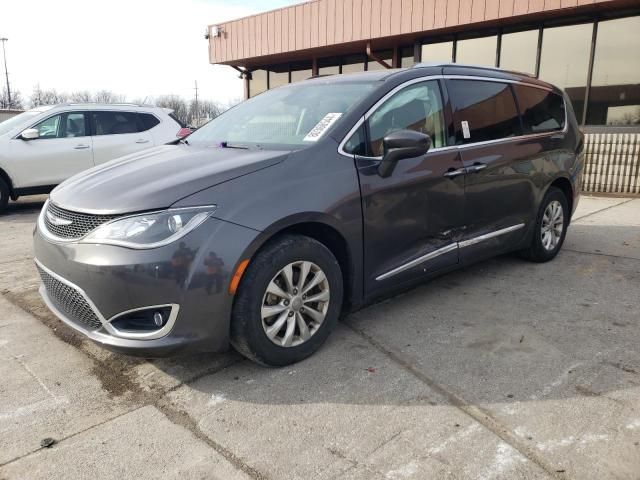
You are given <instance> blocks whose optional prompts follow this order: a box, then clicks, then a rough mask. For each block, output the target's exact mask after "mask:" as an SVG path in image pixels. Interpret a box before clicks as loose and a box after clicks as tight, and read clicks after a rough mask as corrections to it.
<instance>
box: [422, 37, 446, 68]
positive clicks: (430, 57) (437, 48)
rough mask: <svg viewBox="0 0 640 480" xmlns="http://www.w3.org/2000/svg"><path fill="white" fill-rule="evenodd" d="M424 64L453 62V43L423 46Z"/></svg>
mask: <svg viewBox="0 0 640 480" xmlns="http://www.w3.org/2000/svg"><path fill="white" fill-rule="evenodd" d="M422 61H423V62H427V63H428V62H452V61H453V42H440V43H428V44H426V45H422Z"/></svg>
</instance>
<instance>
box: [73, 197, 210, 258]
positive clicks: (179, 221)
mask: <svg viewBox="0 0 640 480" xmlns="http://www.w3.org/2000/svg"><path fill="white" fill-rule="evenodd" d="M215 210H216V207H215V206H208V207H198V208H176V209H169V210H164V211H161V212H150V213H143V214H140V215H131V216H129V217H124V218H119V219H116V220H113V221H111V222H108V223H105V224H103V225H100V226H99V227H98V228H96V229H95V230H94V231H93V232H91V233H90V234H88V235H87V236H86V237H84V238H83V239H82V243H102V244H106V245H119V246H121V247H128V248H138V249H145V248H157V247H162V246H164V245H168V244H170V243H171V242H175V241H176V240H177V239H179V238H180V237H183V236H184V235H186V234H187V233H189V232H190V231H191V230H193V229H194V228H196V227H197V226H199V225H201V224H202V223H203V222H204V221H205V220H206V219H207V218H208V217H209V216H210V215H211V214H212V213H213V212H214V211H215Z"/></svg>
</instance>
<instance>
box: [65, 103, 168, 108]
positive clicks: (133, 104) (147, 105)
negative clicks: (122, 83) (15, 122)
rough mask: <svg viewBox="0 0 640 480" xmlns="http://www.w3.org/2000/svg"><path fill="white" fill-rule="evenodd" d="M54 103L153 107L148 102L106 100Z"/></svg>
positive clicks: (67, 105)
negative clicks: (113, 101) (112, 101)
mask: <svg viewBox="0 0 640 480" xmlns="http://www.w3.org/2000/svg"><path fill="white" fill-rule="evenodd" d="M56 105H64V106H66V107H72V106H79V105H106V106H115V107H154V106H155V105H152V104H150V103H129V102H117V103H108V102H62V103H57V104H56Z"/></svg>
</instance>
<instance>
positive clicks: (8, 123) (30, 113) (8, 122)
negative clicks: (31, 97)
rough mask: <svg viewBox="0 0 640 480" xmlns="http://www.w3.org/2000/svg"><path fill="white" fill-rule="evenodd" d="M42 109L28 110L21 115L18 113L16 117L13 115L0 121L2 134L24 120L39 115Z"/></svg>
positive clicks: (0, 132)
mask: <svg viewBox="0 0 640 480" xmlns="http://www.w3.org/2000/svg"><path fill="white" fill-rule="evenodd" d="M41 113H42V112H41V111H36V110H30V111H28V112H23V113H21V114H20V115H16V116H15V117H11V118H9V119H8V120H5V121H4V122H0V135H4V134H5V133H9V132H10V131H11V130H13V129H14V128H16V127H17V126H18V125H20V124H21V123H22V122H24V121H25V120H27V119H29V118H33V117H35V116H37V115H40V114H41Z"/></svg>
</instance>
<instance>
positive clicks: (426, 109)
mask: <svg viewBox="0 0 640 480" xmlns="http://www.w3.org/2000/svg"><path fill="white" fill-rule="evenodd" d="M397 130H414V131H416V132H421V133H426V134H427V135H429V136H430V137H431V145H432V146H433V148H439V147H444V146H445V138H446V137H445V128H444V114H443V109H442V99H441V97H440V88H439V86H438V81H437V80H430V81H426V82H422V83H416V84H414V85H411V86H409V87H407V88H405V89H403V90H401V91H400V92H398V93H396V94H395V95H393V96H392V97H391V98H389V99H388V100H387V101H386V102H385V103H383V104H382V106H381V107H380V108H378V110H376V111H375V112H374V113H373V114H372V115H371V116H370V117H369V138H370V142H369V151H370V152H371V155H372V156H374V157H379V156H382V153H383V145H382V140H383V139H384V137H385V136H387V135H389V134H390V133H392V132H395V131H397Z"/></svg>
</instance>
